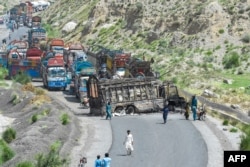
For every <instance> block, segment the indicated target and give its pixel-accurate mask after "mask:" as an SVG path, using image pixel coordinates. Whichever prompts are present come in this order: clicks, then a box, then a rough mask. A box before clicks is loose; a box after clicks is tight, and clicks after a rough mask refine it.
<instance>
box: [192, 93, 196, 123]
mask: <svg viewBox="0 0 250 167" xmlns="http://www.w3.org/2000/svg"><path fill="white" fill-rule="evenodd" d="M191 109H192V112H193V119H194V121H195V120H196V115H197V98H196V95H193V97H192V103H191Z"/></svg>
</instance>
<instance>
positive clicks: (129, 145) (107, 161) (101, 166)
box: [79, 130, 134, 167]
mask: <svg viewBox="0 0 250 167" xmlns="http://www.w3.org/2000/svg"><path fill="white" fill-rule="evenodd" d="M123 145H125V148H126V151H127V155H132V152H133V151H134V147H133V145H134V139H133V135H132V134H131V132H130V130H127V135H126V137H125V140H124V142H123ZM111 160H112V159H111V158H110V157H109V153H105V155H104V158H103V159H101V156H100V155H97V157H96V160H95V167H110V165H111ZM79 167H84V166H79Z"/></svg>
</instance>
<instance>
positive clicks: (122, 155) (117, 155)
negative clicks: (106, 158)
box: [117, 154, 127, 157]
mask: <svg viewBox="0 0 250 167" xmlns="http://www.w3.org/2000/svg"><path fill="white" fill-rule="evenodd" d="M117 156H121V157H123V156H127V154H117Z"/></svg>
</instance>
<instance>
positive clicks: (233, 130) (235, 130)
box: [229, 128, 238, 133]
mask: <svg viewBox="0 0 250 167" xmlns="http://www.w3.org/2000/svg"><path fill="white" fill-rule="evenodd" d="M229 131H230V132H232V133H236V132H238V129H236V128H231V129H230V130H229Z"/></svg>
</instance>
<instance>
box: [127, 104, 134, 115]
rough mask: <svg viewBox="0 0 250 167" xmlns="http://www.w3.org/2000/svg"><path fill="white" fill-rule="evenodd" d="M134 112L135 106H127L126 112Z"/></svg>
mask: <svg viewBox="0 0 250 167" xmlns="http://www.w3.org/2000/svg"><path fill="white" fill-rule="evenodd" d="M134 113H135V108H134V107H133V106H129V107H128V108H127V111H126V114H134Z"/></svg>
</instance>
